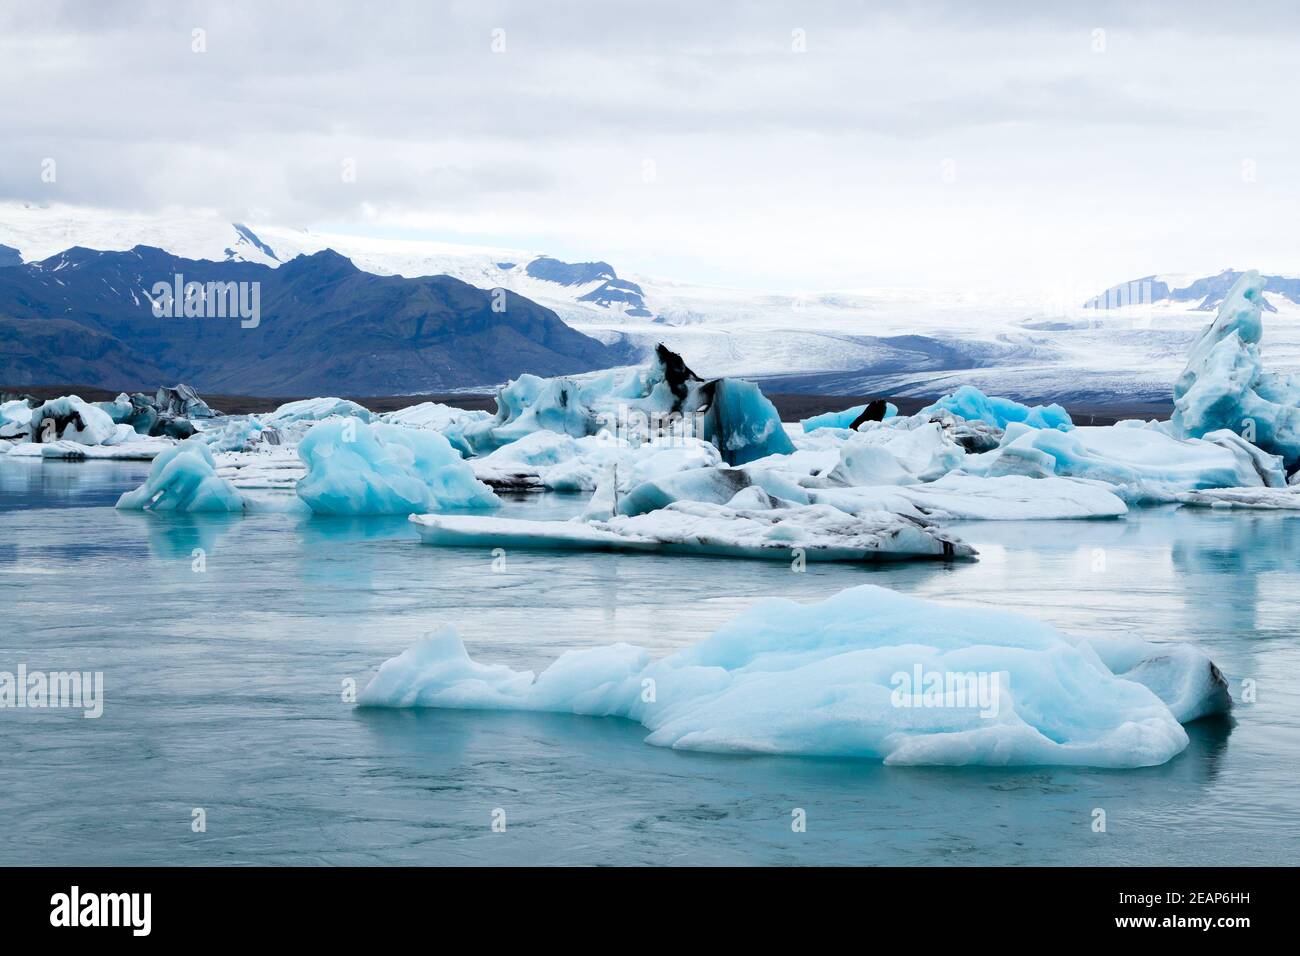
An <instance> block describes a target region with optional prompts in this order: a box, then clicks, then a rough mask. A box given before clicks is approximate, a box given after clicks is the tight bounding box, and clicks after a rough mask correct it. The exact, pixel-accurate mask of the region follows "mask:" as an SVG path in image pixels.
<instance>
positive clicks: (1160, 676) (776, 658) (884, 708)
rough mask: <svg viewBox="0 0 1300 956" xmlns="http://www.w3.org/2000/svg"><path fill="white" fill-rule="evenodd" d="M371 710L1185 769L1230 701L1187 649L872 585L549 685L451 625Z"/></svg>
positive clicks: (1205, 663) (851, 749)
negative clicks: (453, 712)
mask: <svg viewBox="0 0 1300 956" xmlns="http://www.w3.org/2000/svg"><path fill="white" fill-rule="evenodd" d="M936 678H937V679H936ZM358 704H359V705H360V706H363V707H451V708H470V709H486V710H534V711H551V712H558V713H572V714H581V715H588V716H604V717H621V718H625V719H628V720H633V721H636V722H639V723H641V724H642V725H643V726H645V727H646V729H647V730H649V731H650V733H649V736H647V737H646V742H647V743H650V744H653V745H656V746H662V747H672V748H676V749H681V750H702V751H712V752H719V753H763V754H785V755H801V756H822V757H855V758H865V759H879V760H883V761H884V762H885V763H887V764H900V765H909V764H910V765H992V766H1047V765H1074V766H1087V767H1105V768H1135V767H1147V766H1156V765H1159V764H1162V763H1165V762H1167V761H1168V760H1170V759H1172V758H1173V757H1174V756H1176V755H1177V754H1178V753H1180V752H1181V751H1182V750H1183V749H1184V748H1185V747H1186V746H1187V743H1188V737H1187V732H1186V731H1185V730H1184V729H1183V726H1182V724H1183V723H1184V722H1190V721H1191V720H1194V719H1197V718H1199V717H1204V716H1208V715H1211V714H1217V713H1222V712H1225V711H1226V710H1227V709H1228V708H1229V707H1230V705H1231V701H1230V699H1229V697H1228V694H1227V688H1226V683H1225V682H1224V680H1223V678H1222V676H1221V675H1220V674H1219V672H1218V669H1217V668H1216V667H1215V666H1214V664H1213V663H1212V662H1211V661H1210V660H1209V658H1207V657H1206V656H1205V655H1204V654H1202V653H1201V652H1199V651H1197V650H1195V649H1193V648H1191V647H1187V646H1185V645H1167V644H1153V643H1149V642H1146V641H1142V640H1139V639H1136V638H1101V637H1091V638H1083V639H1072V638H1069V637H1067V636H1066V635H1064V634H1062V633H1061V632H1059V631H1057V630H1056V629H1054V628H1052V627H1050V626H1048V625H1046V624H1042V623H1040V622H1038V621H1035V620H1032V619H1030V618H1026V617H1022V616H1020V615H1016V614H1010V613H1006V612H1001V611H992V610H986V609H983V608H971V607H960V606H949V605H944V604H937V603H933V602H929V601H924V600H921V599H918V598H914V597H909V596H905V595H902V594H898V593H895V592H893V591H889V590H887V589H885V588H880V587H876V586H874V585H861V586H858V587H853V588H849V589H847V590H844V591H841V592H839V593H838V594H835V595H833V596H832V597H830V598H828V599H826V600H824V601H822V602H821V603H818V604H811V605H809V604H801V603H798V602H795V601H790V600H786V599H778V598H773V599H768V600H765V601H762V602H760V603H758V604H756V605H754V606H752V607H750V608H749V609H748V610H746V611H744V612H742V613H741V614H740V615H739V616H737V617H736V618H734V619H733V620H732V621H731V622H729V623H728V624H726V625H724V626H723V627H722V628H721V629H719V630H718V631H716V632H715V633H714V634H713V635H712V636H710V637H708V638H706V639H705V640H704V641H702V642H701V643H699V644H696V645H694V646H692V647H689V648H686V649H685V650H682V651H679V652H677V653H674V654H672V655H670V656H668V657H665V658H663V659H661V660H658V661H652V660H651V658H650V654H649V653H648V652H647V651H646V650H645V649H643V648H639V647H635V646H632V645H628V644H622V643H620V644H613V645H608V646H604V647H596V648H589V649H584V650H571V651H567V652H565V653H564V654H563V655H561V656H560V657H559V658H558V659H557V660H556V661H555V662H554V663H552V664H551V665H550V666H549V667H547V668H546V669H545V670H543V671H542V672H541V673H540V674H537V675H534V673H533V672H532V671H526V670H523V671H521V670H514V669H513V668H510V667H508V666H505V665H500V664H482V663H479V662H477V661H475V660H474V659H472V658H471V657H470V656H469V654H468V653H467V651H466V649H465V646H464V644H463V642H462V641H461V640H460V638H459V637H458V636H457V634H456V633H455V631H454V630H452V629H450V628H445V629H443V630H442V631H440V632H438V633H436V634H435V635H433V636H431V637H429V638H426V639H425V640H423V641H421V642H419V643H417V644H416V645H415V646H414V647H411V648H409V649H408V650H406V651H404V652H403V653H401V654H399V655H398V656H397V657H394V658H391V659H389V660H387V661H385V662H384V663H383V664H382V665H381V666H380V667H379V670H378V673H376V674H375V676H374V677H373V678H372V679H371V681H370V682H369V684H368V685H367V686H366V688H365V689H364V690H363V691H362V692H361V694H360V695H359V696H358Z"/></svg>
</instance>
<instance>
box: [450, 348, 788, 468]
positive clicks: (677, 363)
mask: <svg viewBox="0 0 1300 956" xmlns="http://www.w3.org/2000/svg"><path fill="white" fill-rule="evenodd" d="M543 430H545V431H550V432H555V433H556V434H560V435H568V436H570V437H573V438H584V437H588V436H596V435H604V436H608V437H611V438H614V439H618V440H622V441H626V442H628V443H630V444H639V443H641V442H643V441H649V440H653V439H655V438H664V437H695V438H702V439H704V440H706V441H709V442H711V443H712V444H713V445H714V446H716V447H717V449H718V450H719V452H721V454H722V457H723V459H724V460H725V461H726V462H727V464H729V465H738V464H745V463H747V462H750V461H753V460H754V459H757V458H762V457H764V456H767V455H772V454H788V453H789V452H792V451H794V445H793V444H792V443H791V441H790V437H789V435H787V434H786V431H785V428H784V426H783V425H782V423H781V418H780V415H778V414H777V411H776V408H775V406H773V405H772V403H771V402H770V401H768V400H767V399H766V398H765V397H764V396H763V393H762V392H761V391H760V390H759V388H758V386H756V385H754V384H753V383H751V382H744V381H741V380H739V379H726V378H724V379H714V380H712V381H705V380H704V379H701V378H700V377H699V376H697V375H696V374H695V373H694V372H692V371H691V370H690V369H689V368H687V367H686V365H685V363H683V362H682V359H681V356H679V355H677V354H676V353H674V352H671V351H669V350H668V349H666V348H664V347H663V346H662V345H660V346H658V348H657V349H656V353H655V361H654V363H652V364H651V365H650V366H649V367H648V368H633V369H614V370H610V371H605V372H593V373H590V374H588V375H575V376H571V377H561V378H551V379H544V378H539V377H538V376H536V375H521V376H519V378H517V379H515V380H514V381H512V382H510V383H509V384H507V385H506V386H504V387H503V388H501V389H500V390H499V391H498V392H497V413H496V415H494V416H493V417H492V418H490V419H487V420H484V421H476V422H471V423H469V424H468V425H466V426H465V427H464V428H463V429H462V430H461V431H460V436H461V437H462V438H463V440H464V442H465V443H466V445H467V446H468V447H469V449H470V450H471V451H472V452H473V453H474V454H475V455H487V454H489V453H491V452H493V451H496V450H497V449H499V448H501V447H502V446H504V445H508V444H510V443H511V442H515V441H518V440H519V439H521V438H523V437H524V436H525V435H529V434H533V433H535V432H538V431H543Z"/></svg>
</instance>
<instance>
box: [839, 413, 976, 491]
mask: <svg viewBox="0 0 1300 956" xmlns="http://www.w3.org/2000/svg"><path fill="white" fill-rule="evenodd" d="M859 447H874V448H881V449H884V450H885V451H886V452H888V453H889V455H890V456H891V457H893V459H894V460H895V461H896V462H897V463H898V465H899V467H900V468H902V469H903V470H904V471H906V472H907V473H908V474H909V475H911V476H912V477H913V479H915V480H916V481H934V479H936V478H939V477H941V476H942V475H946V474H947V473H948V472H950V471H952V470H953V469H954V468H956V467H957V466H958V465H960V464H961V463H962V461H963V459H965V457H966V449H964V448H963V447H962V446H961V445H959V444H957V443H956V442H955V441H953V440H952V438H951V437H949V435H948V434H947V432H946V431H945V430H944V428H943V425H942V424H941V423H939V422H931V421H922V420H920V419H918V418H916V417H913V418H910V419H908V418H900V419H892V420H890V421H889V422H886V423H883V424H879V425H876V426H874V427H870V426H866V425H864V426H863V427H862V430H860V431H859V432H858V434H857V435H856V436H854V437H852V438H850V439H849V441H848V442H846V443H845V445H844V447H843V448H842V449H841V452H840V460H841V463H845V459H844V456H845V454H846V453H847V454H849V455H852V454H853V453H854V450H855V449H857V448H859ZM877 460H878V459H877ZM837 467H838V466H837ZM854 471H855V469H854V468H853V467H852V465H850V464H847V463H845V467H844V469H843V470H842V471H841V474H842V475H843V476H844V477H846V478H847V477H851V476H852V474H853V472H854Z"/></svg>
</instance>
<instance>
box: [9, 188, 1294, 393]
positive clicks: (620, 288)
mask: <svg viewBox="0 0 1300 956" xmlns="http://www.w3.org/2000/svg"><path fill="white" fill-rule="evenodd" d="M138 244H145V245H150V246H157V247H159V248H162V249H165V250H167V251H168V252H170V253H172V254H174V255H177V256H181V257H185V258H191V259H208V260H213V261H217V262H244V263H253V264H258V265H263V266H269V267H271V268H280V267H282V266H283V264H285V263H287V262H290V261H292V260H294V259H295V258H296V257H298V256H301V255H311V254H314V253H317V252H320V251H322V250H326V249H330V250H333V251H335V252H337V253H339V254H341V255H343V256H345V257H347V258H348V259H351V260H352V262H353V263H354V264H355V265H356V266H357V267H358V268H359V269H361V270H364V271H365V272H370V273H373V274H375V275H380V276H403V277H407V278H415V277H421V276H436V275H447V276H452V277H454V278H456V279H460V280H461V281H463V282H467V283H469V284H470V285H473V286H477V287H478V288H480V289H496V288H502V289H507V290H509V291H511V292H515V293H517V294H519V295H521V296H524V297H525V298H527V299H530V300H532V301H533V302H536V303H538V304H539V305H542V306H544V307H545V308H547V309H550V310H552V311H554V312H555V313H556V314H557V315H558V316H559V317H560V318H561V319H562V320H563V321H564V322H565V323H566V324H567V325H569V326H571V327H572V328H574V329H577V330H580V331H581V332H583V333H584V334H586V335H588V336H591V337H593V338H595V339H598V340H599V341H601V342H603V343H606V344H608V345H613V346H616V347H617V348H618V351H619V354H621V355H623V356H625V357H627V359H628V360H635V359H637V358H638V356H645V355H647V354H648V353H649V352H650V350H651V349H653V347H654V345H655V344H656V343H659V342H662V343H664V344H665V345H667V346H668V347H669V348H671V349H672V350H673V351H676V352H679V353H680V354H682V355H683V356H685V357H686V358H687V360H688V361H689V363H690V365H691V367H692V368H693V369H695V370H696V371H697V372H699V373H700V374H702V375H705V376H708V377H719V376H724V375H729V376H740V377H747V378H752V379H758V380H760V381H763V383H764V387H765V388H768V389H772V390H785V391H801V392H820V393H825V394H854V395H860V394H889V395H900V396H933V395H938V394H941V393H943V392H946V391H950V390H952V389H953V388H955V387H957V386H958V385H961V384H967V383H969V384H973V385H976V386H978V387H979V388H981V389H983V390H985V391H986V392H990V393H996V394H1002V395H1007V396H1010V397H1013V398H1017V399H1020V400H1024V401H1062V402H1067V403H1068V402H1074V403H1085V404H1116V403H1134V402H1163V401H1167V400H1168V398H1169V394H1170V388H1171V387H1172V383H1173V381H1174V379H1175V378H1177V376H1178V373H1179V372H1180V371H1181V370H1182V367H1183V363H1184V361H1185V357H1186V352H1187V347H1188V345H1189V344H1190V343H1191V341H1192V339H1193V337H1194V336H1195V335H1196V333H1197V332H1198V331H1199V330H1200V329H1201V328H1203V327H1204V325H1205V324H1206V322H1207V320H1208V316H1207V314H1206V312H1207V310H1212V309H1214V308H1215V307H1216V306H1217V304H1218V302H1219V301H1220V300H1221V298H1222V294H1223V292H1224V291H1226V289H1227V287H1228V286H1229V285H1231V282H1232V281H1233V279H1234V278H1235V276H1236V273H1234V272H1232V271H1225V272H1223V273H1219V274H1218V275H1214V276H1205V277H1197V276H1174V275H1159V276H1150V277H1147V278H1146V279H1139V280H1135V281H1134V282H1130V283H1124V284H1121V285H1119V286H1115V287H1113V288H1112V289H1110V290H1106V291H1104V292H1101V293H1100V294H1098V295H1096V296H1094V297H1091V298H1089V296H1088V295H1087V294H1079V295H1075V296H1073V297H1072V299H1071V301H1054V302H1045V301H1043V300H1042V299H1041V298H1035V297H1032V296H1020V297H1016V296H1013V295H1010V294H1006V295H1001V296H999V297H997V298H996V299H988V298H982V297H977V296H972V295H951V294H947V295H940V294H935V293H934V292H932V291H929V290H907V289H863V290H852V291H837V292H810V293H797V292H790V293H778V292H770V293H763V292H754V291H749V290H737V289H726V288H718V287H710V286H703V285H698V284H689V283H681V282H674V281H670V280H665V279H660V278H655V277H650V276H643V275H638V274H636V273H630V274H629V273H625V272H621V271H616V269H615V267H614V266H613V265H611V264H610V263H608V262H605V261H600V260H598V259H593V260H592V261H589V262H576V263H571V262H564V261H561V260H560V259H558V258H555V257H552V256H549V255H546V254H545V253H544V252H541V251H537V250H531V251H530V250H522V249H509V248H494V247H486V246H466V245H455V244H449V243H440V242H433V241H425V240H403V239H381V238H369V237H358V236H346V235H339V234H331V233H317V232H311V231H308V230H302V229H291V228H286V227H284V226H278V225H268V224H263V223H231V222H226V221H224V220H222V219H220V218H219V217H216V216H210V215H180V214H176V215H173V216H133V215H128V216H122V215H118V214H112V213H107V212H104V211H100V210H93V209H84V208H80V207H70V206H48V207H46V206H35V205H30V204H17V203H8V204H5V203H0V246H7V247H9V248H10V249H12V250H16V251H17V254H18V255H19V256H20V257H21V259H22V260H23V261H26V262H31V261H33V260H37V259H41V258H47V257H49V256H52V255H54V254H56V253H58V252H61V251H62V250H64V249H67V248H68V247H69V246H73V245H80V246H83V247H88V248H92V249H116V250H125V249H130V248H132V247H134V246H135V245H138ZM3 257H4V249H3V248H0V262H2V261H3ZM10 259H11V260H12V259H13V255H12V254H11V255H10ZM1120 290H1122V291H1120ZM1265 298H1266V299H1267V307H1268V308H1269V309H1270V310H1271V314H1270V317H1269V319H1268V321H1267V327H1266V332H1265V341H1264V348H1265V350H1266V351H1267V353H1268V360H1269V364H1270V367H1271V368H1275V369H1279V370H1300V279H1296V278H1291V277H1286V276H1270V277H1269V279H1268V284H1267V286H1266V292H1265ZM480 384H483V385H491V384H494V383H493V382H483V383H480Z"/></svg>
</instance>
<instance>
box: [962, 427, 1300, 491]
mask: <svg viewBox="0 0 1300 956" xmlns="http://www.w3.org/2000/svg"><path fill="white" fill-rule="evenodd" d="M963 470H964V471H965V472H967V473H969V474H982V475H988V476H992V477H996V476H999V475H1028V476H1030V477H1046V476H1048V475H1058V476H1065V477H1074V478H1089V479H1094V480H1098V481H1104V482H1106V483H1107V484H1110V485H1112V486H1114V488H1115V491H1116V493H1117V494H1119V495H1120V496H1121V497H1123V498H1124V499H1125V500H1126V501H1129V502H1140V501H1150V502H1169V501H1174V500H1175V499H1176V497H1177V496H1178V495H1179V494H1180V493H1182V492H1185V491H1195V490H1198V489H1202V488H1235V487H1281V486H1283V485H1285V484H1286V479H1285V476H1284V475H1283V473H1282V471H1281V469H1280V461H1279V460H1278V459H1275V458H1266V457H1262V456H1260V455H1259V454H1258V450H1257V449H1254V448H1252V447H1251V446H1250V445H1249V443H1248V442H1245V441H1242V440H1241V438H1240V436H1238V435H1235V434H1233V433H1231V432H1212V433H1209V434H1207V435H1206V436H1205V439H1188V440H1179V439H1177V438H1173V437H1171V436H1169V435H1167V434H1165V432H1164V431H1162V430H1161V429H1159V428H1151V427H1143V426H1141V425H1139V424H1138V423H1131V424H1129V423H1121V424H1120V425H1116V426H1109V427H1101V426H1079V427H1078V428H1075V429H1074V430H1072V431H1069V432H1059V431H1055V430H1051V429H1037V428H1030V427H1027V426H1025V425H1017V424H1012V425H1010V426H1008V427H1007V431H1006V435H1005V436H1004V437H1003V442H1002V445H1001V446H1000V447H999V448H997V449H996V450H994V451H991V452H987V453H985V454H983V455H973V456H970V457H968V458H967V459H966V462H965V464H964V465H963Z"/></svg>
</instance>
